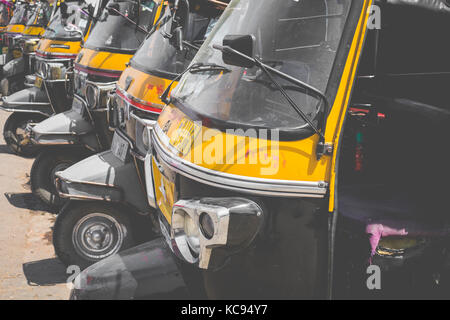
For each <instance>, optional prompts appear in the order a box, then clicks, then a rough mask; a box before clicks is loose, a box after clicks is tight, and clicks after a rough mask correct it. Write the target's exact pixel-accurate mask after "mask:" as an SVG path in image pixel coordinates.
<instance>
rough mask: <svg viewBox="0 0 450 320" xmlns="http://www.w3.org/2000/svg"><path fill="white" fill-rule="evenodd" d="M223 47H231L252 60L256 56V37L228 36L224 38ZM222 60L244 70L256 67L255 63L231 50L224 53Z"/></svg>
mask: <svg viewBox="0 0 450 320" xmlns="http://www.w3.org/2000/svg"><path fill="white" fill-rule="evenodd" d="M223 46H224V47H230V48H231V49H234V50H236V51H238V52H240V53H242V54H244V55H246V56H248V57H251V58H253V57H254V56H255V52H254V47H255V37H254V36H253V35H226V36H225V37H224V38H223ZM222 59H223V62H225V63H226V64H229V65H232V66H238V67H244V68H252V67H254V66H255V63H254V62H253V61H251V60H249V59H248V58H245V57H242V56H240V55H238V54H236V53H235V52H232V51H229V50H224V51H222Z"/></svg>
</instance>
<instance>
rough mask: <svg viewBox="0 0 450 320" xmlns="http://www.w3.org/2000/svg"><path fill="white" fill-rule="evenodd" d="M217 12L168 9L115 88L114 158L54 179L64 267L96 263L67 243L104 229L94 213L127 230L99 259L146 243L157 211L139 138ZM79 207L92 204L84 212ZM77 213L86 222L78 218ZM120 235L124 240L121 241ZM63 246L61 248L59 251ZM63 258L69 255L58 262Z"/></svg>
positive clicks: (183, 5)
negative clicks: (91, 229)
mask: <svg viewBox="0 0 450 320" xmlns="http://www.w3.org/2000/svg"><path fill="white" fill-rule="evenodd" d="M223 6H226V3H223ZM189 8H190V9H189ZM221 12H222V10H220V9H219V10H218V9H217V8H216V4H211V3H210V2H209V1H189V2H183V1H182V2H180V3H179V6H178V7H175V6H173V4H170V5H169V7H168V8H166V11H165V14H164V15H163V16H162V18H161V21H160V23H159V24H157V28H156V30H155V32H153V33H152V34H151V35H150V36H149V37H148V38H147V39H146V41H145V42H144V43H143V45H142V46H141V47H140V48H139V50H138V51H137V52H136V54H135V56H134V57H133V58H132V59H131V61H130V64H129V66H128V67H127V69H125V71H124V72H123V73H122V76H121V77H120V79H119V81H118V83H117V89H116V94H115V95H114V96H113V97H112V98H111V103H110V124H111V125H112V126H113V127H115V128H116V131H115V135H114V139H113V144H112V146H111V150H108V151H105V152H102V153H100V154H97V155H93V156H91V157H89V158H87V159H85V160H83V161H81V162H79V163H77V164H75V165H73V166H71V167H70V168H68V169H67V170H65V171H62V172H60V173H57V176H58V178H59V181H58V191H60V194H62V195H64V196H65V197H70V199H71V200H70V202H69V203H68V204H67V205H66V206H65V207H64V209H63V211H62V213H60V214H59V215H58V218H57V221H56V223H55V228H54V238H53V239H54V244H55V250H56V252H58V256H59V257H60V258H61V259H62V261H64V262H65V263H67V264H71V263H74V262H75V261H85V262H83V263H84V265H88V264H91V263H92V262H94V261H96V260H99V259H100V258H101V256H95V255H91V257H89V258H87V254H86V252H87V249H88V248H86V246H85V247H83V246H82V245H80V244H79V243H76V242H72V243H70V239H68V237H67V235H70V234H73V235H74V237H76V238H81V239H82V238H83V237H86V236H87V235H86V233H84V234H83V233H82V232H83V230H82V229H81V228H79V227H78V226H79V225H80V224H82V223H86V224H87V223H90V224H91V225H92V226H95V225H97V226H98V225H99V224H100V222H101V221H99V220H98V219H96V217H95V213H96V212H97V211H96V210H99V208H102V211H101V212H102V214H103V215H104V216H105V217H108V219H110V220H112V221H118V222H119V223H120V224H122V225H123V226H124V227H123V229H122V230H121V229H119V230H118V231H117V233H118V234H119V236H114V237H113V238H112V239H113V240H114V241H115V243H117V244H118V245H117V247H113V248H114V250H111V249H109V250H105V251H104V252H105V253H104V256H108V255H111V254H113V253H115V252H117V251H119V250H120V249H123V248H126V246H125V245H121V243H120V241H121V237H124V238H125V237H131V236H133V237H134V239H135V240H137V237H138V236H140V234H141V233H143V234H144V236H145V239H148V238H149V230H151V227H150V226H148V227H146V229H144V228H142V226H143V225H145V226H147V225H150V224H151V221H152V220H150V219H149V218H148V217H145V216H147V215H149V214H151V213H153V212H154V211H153V209H152V208H151V207H150V206H149V204H148V201H147V197H146V194H145V183H146V181H145V177H144V168H143V167H144V158H145V154H146V152H147V147H148V146H145V145H143V144H142V142H143V139H142V137H143V136H144V137H145V135H146V134H147V133H148V131H147V130H149V128H148V126H149V125H152V124H153V123H154V120H155V119H156V117H157V115H158V113H159V112H160V110H161V107H162V105H163V102H161V100H160V98H159V96H160V95H161V94H162V93H163V92H164V89H165V88H166V87H167V85H168V84H169V83H170V82H171V80H176V79H177V77H178V76H179V74H180V73H181V72H182V71H184V70H185V69H186V67H187V66H188V65H189V63H190V61H191V60H192V58H193V57H194V55H195V53H196V52H197V49H198V47H197V45H199V44H201V43H202V42H203V40H204V37H205V35H206V33H207V31H208V30H209V29H208V26H210V25H211V22H214V21H216V18H217V17H218V16H219V15H220V14H221ZM177 30H178V31H177ZM176 32H178V34H176ZM180 44H182V45H180ZM78 199H90V200H92V202H90V203H88V204H85V205H83V203H80V201H77V200H78ZM81 205H83V214H80V211H79V207H80V206H81ZM140 215H143V216H144V217H141V216H140ZM116 224H117V223H116ZM124 230H125V231H126V232H127V234H123V235H120V232H123V233H124ZM60 243H66V244H65V246H64V247H63V248H59V246H60ZM67 243H69V244H70V245H71V247H69V245H68V244H67ZM77 246H79V248H77ZM74 247H75V248H74ZM106 249H108V248H106ZM62 250H66V251H67V254H65V255H61V251H62Z"/></svg>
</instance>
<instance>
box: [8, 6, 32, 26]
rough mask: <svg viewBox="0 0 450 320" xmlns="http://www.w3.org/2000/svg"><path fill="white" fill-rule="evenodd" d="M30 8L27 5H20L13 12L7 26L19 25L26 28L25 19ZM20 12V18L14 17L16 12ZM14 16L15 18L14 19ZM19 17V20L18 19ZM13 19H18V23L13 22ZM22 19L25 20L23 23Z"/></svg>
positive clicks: (26, 21)
mask: <svg viewBox="0 0 450 320" xmlns="http://www.w3.org/2000/svg"><path fill="white" fill-rule="evenodd" d="M31 9H32V8H31V7H30V6H29V5H28V4H27V3H25V2H24V3H21V4H20V5H19V6H18V7H17V8H16V9H15V10H14V12H13V15H12V17H11V19H10V20H9V23H8V25H19V26H26V25H27V23H28V19H26V17H27V15H28V13H29V11H30V10H31ZM16 10H17V11H19V10H20V11H21V14H20V17H19V16H16V14H15V13H16V12H15V11H16ZM14 16H16V17H14ZM18 17H19V18H18ZM14 19H19V20H20V21H15V20H14ZM24 19H26V20H25V21H23V20H24Z"/></svg>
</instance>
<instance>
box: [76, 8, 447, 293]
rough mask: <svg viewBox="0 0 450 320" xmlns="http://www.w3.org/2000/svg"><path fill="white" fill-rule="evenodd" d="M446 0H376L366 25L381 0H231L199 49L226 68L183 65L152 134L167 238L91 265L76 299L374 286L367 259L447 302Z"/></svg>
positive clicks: (152, 171) (151, 171) (386, 275)
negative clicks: (195, 69) (377, 21)
mask: <svg viewBox="0 0 450 320" xmlns="http://www.w3.org/2000/svg"><path fill="white" fill-rule="evenodd" d="M437 2H438V3H437ZM437 2H433V3H430V2H429V1H416V2H410V1H406V0H405V1H398V0H396V1H389V0H388V1H385V0H383V1H375V4H376V5H378V6H379V8H381V13H382V17H383V22H382V24H381V29H376V30H371V31H370V32H368V31H367V30H366V26H368V25H370V24H371V23H373V21H372V20H369V12H372V11H370V10H368V9H370V6H371V4H372V1H363V0H361V1H350V0H348V1H345V0H344V1H338V0H324V1H317V0H310V1H308V0H305V1H288V0H283V1H277V2H276V3H275V2H273V1H269V0H267V1H264V0H263V1H261V0H241V1H234V0H233V1H231V3H230V5H229V7H228V9H227V10H226V11H225V13H224V14H223V15H222V18H221V19H220V20H219V22H218V23H217V26H216V28H215V29H214V30H213V32H212V34H211V36H210V37H209V38H208V40H207V41H206V42H205V44H204V45H203V46H202V48H201V49H200V51H199V53H198V55H197V56H196V58H195V59H194V61H193V64H195V63H213V64H216V65H217V68H218V66H222V70H220V71H218V70H215V71H205V72H203V73H189V72H188V73H187V74H186V75H185V76H184V77H183V78H182V79H181V81H180V83H179V85H178V86H177V88H176V89H175V90H174V92H173V93H172V96H171V99H170V103H169V104H168V105H167V106H166V107H165V108H164V109H163V111H162V113H161V115H160V117H159V119H158V121H157V124H156V125H155V127H154V130H153V131H152V132H151V134H150V138H149V141H148V145H149V146H150V152H149V156H151V159H152V160H151V165H150V166H149V165H147V166H146V172H147V173H148V175H152V176H153V184H154V186H153V191H154V194H155V203H156V204H157V206H158V212H159V221H160V225H161V233H162V235H163V236H162V238H161V239H156V240H154V241H152V242H150V243H147V244H145V245H142V246H139V247H136V248H132V249H130V250H127V251H124V252H122V253H120V254H117V255H114V256H111V257H109V258H107V259H105V260H104V261H101V262H99V263H97V264H96V265H93V266H92V267H90V268H88V269H86V270H85V271H84V272H83V273H82V274H81V275H80V276H79V277H78V278H77V279H76V281H75V289H74V290H73V292H72V298H74V299H96V298H97V299H98V298H101V299H107V298H119V299H125V298H152V297H153V298H160V297H161V296H163V297H165V298H171V297H172V298H173V297H177V298H179V297H180V295H181V296H182V297H184V298H186V297H196V296H203V297H207V298H212V299H215V298H216V299H217V298H229V299H239V298H297V299H298V298H325V297H338V298H339V297H348V296H353V297H362V296H361V295H359V294H360V293H361V292H363V293H367V292H369V293H373V292H377V290H376V289H377V288H378V286H379V283H377V281H378V280H377V276H374V277H372V278H370V276H371V275H372V272H373V271H372V270H374V269H370V268H368V266H370V265H371V264H372V266H374V265H375V264H376V265H377V266H378V267H379V268H380V269H381V274H379V276H380V277H381V281H382V284H383V286H386V287H388V288H387V289H389V286H391V287H397V288H401V289H404V291H406V292H407V293H411V292H412V289H413V290H414V293H415V294H416V295H418V296H420V295H423V296H428V297H429V295H427V293H428V292H429V291H422V289H423V288H424V287H425V288H427V289H429V287H432V288H434V289H436V291H434V292H440V293H442V294H443V296H444V297H445V296H446V297H447V298H448V292H449V291H448V289H449V277H448V276H449V272H448V271H449V267H450V265H449V261H450V257H449V253H448V252H449V241H448V240H449V230H450V228H449V217H448V209H446V207H447V206H446V205H445V201H446V193H447V190H448V188H446V184H447V181H448V179H449V169H448V161H449V160H450V159H449V154H448V152H444V151H442V148H440V147H439V146H442V145H445V141H446V139H447V137H448V135H449V127H450V126H449V121H450V111H449V109H448V101H449V100H450V97H449V92H448V90H445V86H446V85H447V84H448V83H449V80H450V78H449V77H450V65H449V61H448V59H447V57H448V55H449V54H450V52H449V51H448V50H449V49H448V46H447V44H446V43H443V42H435V41H433V40H432V39H436V38H435V37H432V36H431V35H433V34H434V33H436V32H442V30H449V27H450V25H449V23H450V20H449V12H450V10H449V8H448V6H447V5H446V3H445V1H437ZM377 10H378V9H375V11H377ZM417 21H426V23H423V24H420V25H417V23H416V22H417ZM368 23H369V24H368ZM372 27H373V25H372ZM418 30H420V32H418ZM367 33H368V34H367ZM419 34H420V36H418V35H419ZM366 36H367V40H366V42H365V43H364V39H365V38H366ZM418 43H421V44H423V47H421V46H418ZM431 48H432V50H430V49H431ZM412 49H414V50H412ZM361 55H362V59H360V58H361ZM360 60H362V61H361V65H360V68H359V69H357V66H358V64H359V62H360ZM420 139H424V140H423V141H426V145H424V144H421V143H418V141H421V140H420ZM443 204H444V205H443ZM142 255H145V256H146V257H148V258H149V259H147V260H146V261H143V259H139V258H138V257H142ZM152 257H154V258H155V259H156V257H157V259H158V260H157V261H158V262H157V263H155V260H152V261H151V262H148V260H150V259H151V258H152ZM403 267H405V268H403ZM192 268H194V269H195V270H196V271H194V274H196V275H197V276H198V278H197V279H196V280H195V281H194V284H196V285H197V288H196V287H193V286H192V284H193V281H192V280H193V279H195V278H193V270H192ZM396 268H397V269H396ZM395 269H396V270H399V271H397V272H396V273H394V276H393V275H392V273H391V271H392V270H395ZM375 270H376V268H375ZM144 271H145V272H144ZM187 271H189V275H187V274H186V272H187ZM368 271H370V272H368ZM417 273H419V276H418V277H417ZM180 275H181V276H180ZM399 276H400V277H401V278H403V279H406V280H408V281H409V282H408V281H406V282H404V283H403V284H405V283H406V284H407V286H406V287H401V286H397V285H398V282H396V280H397V278H398V277H399ZM188 277H189V279H188ZM183 278H184V279H183ZM87 279H89V282H88V281H86V280H87ZM374 279H375V280H374ZM369 280H370V281H369ZM196 281H197V282H196ZM390 281H392V282H391V283H390ZM425 283H426V284H425ZM424 284H425V286H424ZM427 286H429V287H427ZM199 288H200V290H199ZM349 288H350V291H351V292H350V293H349ZM100 289H102V290H100ZM99 292H101V297H100V296H99V294H98V293H99ZM425 292H427V293H425ZM202 294H204V295H202ZM388 294H389V293H388Z"/></svg>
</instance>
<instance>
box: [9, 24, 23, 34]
mask: <svg viewBox="0 0 450 320" xmlns="http://www.w3.org/2000/svg"><path fill="white" fill-rule="evenodd" d="M24 30H25V26H24V25H22V24H9V25H8V26H7V27H6V32H9V33H23V31H24Z"/></svg>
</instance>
